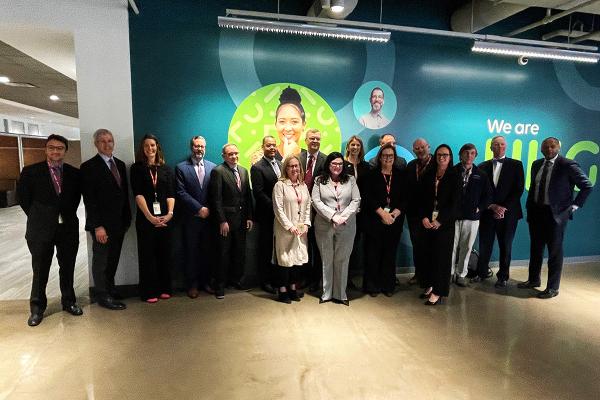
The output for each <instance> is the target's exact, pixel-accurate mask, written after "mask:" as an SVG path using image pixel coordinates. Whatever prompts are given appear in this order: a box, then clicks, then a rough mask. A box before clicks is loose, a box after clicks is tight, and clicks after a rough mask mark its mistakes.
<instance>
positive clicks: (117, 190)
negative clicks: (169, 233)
mask: <svg viewBox="0 0 600 400" xmlns="http://www.w3.org/2000/svg"><path fill="white" fill-rule="evenodd" d="M94 145H95V146H96V149H97V150H98V154H96V155H95V156H94V157H92V158H90V159H89V160H87V161H86V162H84V163H83V164H81V177H82V185H83V201H84V203H85V211H86V220H85V229H86V230H87V231H89V232H90V236H91V237H92V266H91V269H92V276H93V277H94V296H95V299H96V301H97V302H98V305H100V306H101V307H104V308H107V309H109V310H124V309H125V308H126V305H125V304H124V303H122V302H120V301H118V298H119V296H118V294H117V292H116V288H115V274H116V272H117V267H118V265H119V258H120V257H121V248H122V247H123V239H124V238H125V232H127V229H128V228H129V225H130V224H131V208H130V207H129V185H128V184H127V170H126V168H125V163H124V162H123V161H121V160H119V159H118V158H117V157H115V156H114V155H113V150H114V146H115V141H114V138H113V134H112V132H111V131H109V130H108V129H98V130H96V132H94Z"/></svg>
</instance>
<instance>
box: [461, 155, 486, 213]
mask: <svg viewBox="0 0 600 400" xmlns="http://www.w3.org/2000/svg"><path fill="white" fill-rule="evenodd" d="M454 169H455V170H456V174H457V175H458V185H459V187H460V190H459V193H460V200H459V205H458V214H457V216H456V219H459V220H464V219H467V220H471V221H478V220H479V217H480V216H481V213H482V211H483V210H486V209H487V208H488V206H489V205H490V199H491V198H492V189H491V187H490V183H489V179H488V177H487V175H486V173H485V172H483V171H482V170H481V168H478V167H477V166H476V165H473V167H472V170H471V176H470V177H469V182H468V183H467V185H466V186H465V187H463V180H462V173H463V167H462V164H461V163H458V164H456V165H455V166H454ZM478 210H479V211H478Z"/></svg>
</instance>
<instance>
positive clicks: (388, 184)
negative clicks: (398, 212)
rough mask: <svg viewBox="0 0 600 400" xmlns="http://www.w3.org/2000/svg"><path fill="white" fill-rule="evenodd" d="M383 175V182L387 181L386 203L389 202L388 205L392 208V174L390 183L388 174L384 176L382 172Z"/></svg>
mask: <svg viewBox="0 0 600 400" xmlns="http://www.w3.org/2000/svg"><path fill="white" fill-rule="evenodd" d="M381 175H383V180H384V181H385V191H386V192H387V197H386V201H387V205H388V207H389V206H390V191H391V190H392V173H391V172H390V180H389V181H388V178H387V175H386V174H384V173H383V172H382V173H381Z"/></svg>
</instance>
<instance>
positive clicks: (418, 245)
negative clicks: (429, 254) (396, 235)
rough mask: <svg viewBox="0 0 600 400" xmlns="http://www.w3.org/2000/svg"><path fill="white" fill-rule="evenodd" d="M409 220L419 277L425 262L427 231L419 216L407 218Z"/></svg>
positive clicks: (416, 274)
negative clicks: (424, 245)
mask: <svg viewBox="0 0 600 400" xmlns="http://www.w3.org/2000/svg"><path fill="white" fill-rule="evenodd" d="M407 220H408V232H409V233H410V242H411V243H412V248H413V251H412V253H413V265H414V266H415V278H416V279H417V280H418V279H419V271H420V270H421V268H422V267H421V264H422V263H423V257H424V256H423V240H424V235H425V231H424V228H423V223H422V222H421V219H420V218H418V217H416V218H415V217H411V216H409V217H408V218H407Z"/></svg>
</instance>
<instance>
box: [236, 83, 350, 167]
mask: <svg viewBox="0 0 600 400" xmlns="http://www.w3.org/2000/svg"><path fill="white" fill-rule="evenodd" d="M309 129H317V130H318V131H319V132H321V151H323V152H324V153H325V154H328V153H330V152H332V151H334V150H335V151H337V150H339V149H340V146H341V144H342V137H341V132H340V126H339V122H338V120H337V117H336V115H335V112H334V111H333V109H332V108H331V107H330V106H329V104H327V102H326V101H325V100H324V99H323V98H322V97H321V96H320V95H319V94H317V93H316V92H314V91H313V90H311V89H309V88H307V87H305V86H302V85H297V84H295V83H288V82H285V83H283V82H282V83H274V84H271V85H267V86H263V87H261V88H259V89H257V90H255V91H254V92H252V93H250V94H249V95H248V97H246V98H245V99H244V100H243V101H242V102H241V103H240V105H239V106H238V108H237V110H236V111H235V113H234V115H233V118H232V119H231V123H230V124H229V132H228V141H229V143H234V144H236V145H237V146H238V149H239V151H240V159H239V160H240V161H239V162H240V164H241V165H242V166H244V167H250V166H251V165H252V164H254V163H255V162H256V161H258V160H260V158H261V157H262V156H263V153H262V148H261V145H262V140H263V137H265V136H267V135H270V136H273V137H274V138H275V139H276V140H277V150H278V152H279V155H280V156H281V157H283V158H285V157H286V156H288V155H297V154H299V153H300V151H301V150H302V149H306V143H305V139H306V131H308V130H309Z"/></svg>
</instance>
